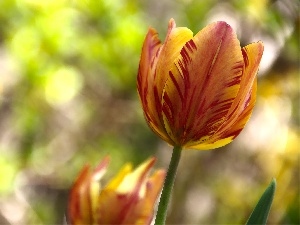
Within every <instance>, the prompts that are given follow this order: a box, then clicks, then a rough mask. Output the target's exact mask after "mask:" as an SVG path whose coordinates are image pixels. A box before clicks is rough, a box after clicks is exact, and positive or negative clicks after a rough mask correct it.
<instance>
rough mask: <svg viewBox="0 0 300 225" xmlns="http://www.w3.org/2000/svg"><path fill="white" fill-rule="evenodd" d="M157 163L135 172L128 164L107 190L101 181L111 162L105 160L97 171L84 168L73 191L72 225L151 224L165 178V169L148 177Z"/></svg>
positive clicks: (151, 162) (71, 198) (71, 204)
mask: <svg viewBox="0 0 300 225" xmlns="http://www.w3.org/2000/svg"><path fill="white" fill-rule="evenodd" d="M154 162H155V159H154V158H151V159H149V160H147V161H145V162H144V163H143V164H141V165H140V166H139V167H138V168H137V169H135V170H134V171H132V166H131V165H130V164H126V165H125V166H124V167H123V169H122V170H121V171H120V172H119V173H118V174H117V176H115V177H114V178H113V179H112V180H111V181H110V182H109V183H108V184H107V185H106V186H104V187H103V188H102V187H101V184H100V179H101V178H102V176H103V175H104V174H105V171H106V168H107V166H108V163H109V159H108V158H107V157H106V158H104V160H103V161H102V162H101V163H100V164H99V165H98V166H97V167H96V168H95V169H94V170H93V171H91V170H90V167H89V166H86V167H84V168H83V170H82V171H81V173H80V175H79V177H78V178H77V180H76V182H75V183H74V185H73V187H72V189H71V193H70V199H69V204H68V222H69V224H72V225H78V224H145V225H146V224H150V223H151V220H152V218H153V213H154V204H155V201H156V199H157V197H158V195H159V193H160V191H161V188H162V185H163V181H164V178H165V171H163V170H157V171H155V172H154V173H153V175H152V176H151V177H149V176H148V175H149V171H150V169H151V168H152V167H153V164H154Z"/></svg>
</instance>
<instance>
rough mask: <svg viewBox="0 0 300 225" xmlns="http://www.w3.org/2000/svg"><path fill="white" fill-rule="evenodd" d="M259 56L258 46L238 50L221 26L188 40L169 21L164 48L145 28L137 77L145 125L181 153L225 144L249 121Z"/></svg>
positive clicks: (227, 29) (226, 28) (229, 30)
mask: <svg viewBox="0 0 300 225" xmlns="http://www.w3.org/2000/svg"><path fill="white" fill-rule="evenodd" d="M262 54H263V43H262V42H257V43H252V44H249V45H247V46H245V47H243V48H241V47H240V42H239V40H238V39H237V37H236V34H235V33H234V31H233V30H232V28H231V27H230V26H229V25H228V24H227V23H225V22H215V23H212V24H210V25H208V26H206V27H205V28H204V29H202V30H201V31H199V32H198V33H197V34H196V35H195V36H193V33H192V31H191V30H189V29H188V28H186V27H176V24H175V21H174V20H173V19H171V20H170V22H169V26H168V32H167V36H166V39H165V42H164V43H161V41H160V40H159V38H158V34H157V32H156V30H155V29H153V28H150V29H149V31H148V33H147V35H146V38H145V41H144V44H143V48H142V53H141V59H140V64H139V71H138V77H137V88H138V93H139V97H140V100H141V103H142V108H143V111H144V115H145V118H146V121H147V123H148V125H149V126H150V128H151V129H152V130H153V131H154V132H155V133H156V134H157V135H158V136H159V137H161V138H162V139H163V140H164V141H166V142H168V143H169V144H170V145H173V146H180V147H181V148H190V149H199V150H206V149H213V148H218V147H221V146H224V145H226V144H228V143H230V142H231V141H232V140H233V139H234V138H235V137H237V135H238V134H239V133H240V132H241V130H242V129H243V128H244V126H245V125H246V123H247V121H248V120H249V118H250V116H251V113H252V110H253V107H254V103H255V99H256V87H257V78H256V74H257V72H258V66H259V63H260V60H261V57H262Z"/></svg>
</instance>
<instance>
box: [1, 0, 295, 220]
mask: <svg viewBox="0 0 300 225" xmlns="http://www.w3.org/2000/svg"><path fill="white" fill-rule="evenodd" d="M171 17H173V18H174V19H175V20H176V23H177V26H186V27H189V28H190V29H191V30H192V31H193V32H194V34H195V33H197V32H198V31H199V30H200V29H201V28H203V27H204V26H205V25H207V24H208V23H210V22H212V21H216V20H224V21H226V22H228V23H229V24H230V25H231V26H232V27H233V28H234V29H235V30H236V32H237V35H238V37H239V39H240V40H241V44H242V46H244V45H245V44H247V43H250V42H253V41H258V40H262V41H263V42H264V43H265V52H264V58H263V60H262V63H261V69H260V72H259V81H258V99H257V104H256V108H255V111H254V113H253V116H252V118H251V120H250V122H249V123H248V125H247V126H246V128H245V130H244V131H243V132H242V134H241V135H240V136H239V137H238V138H237V139H236V140H235V141H234V142H233V143H232V144H230V145H228V146H226V147H223V148H220V149H216V150H212V151H195V150H186V151H184V152H183V156H182V160H181V162H180V167H179V171H178V176H177V180H176V184H175V190H174V194H173V198H172V203H171V207H170V213H169V217H168V223H170V224H243V223H245V222H246V220H247V218H248V216H249V215H250V212H251V210H252V209H253V207H254V205H255V203H256V201H257V200H258V199H259V196H260V195H261V194H262V192H263V190H264V189H265V188H266V187H267V184H268V183H269V182H270V181H271V179H272V177H275V178H276V179H277V192H276V195H275V199H274V204H273V206H272V208H271V213H270V217H269V224H299V223H300V222H299V201H300V199H299V84H300V83H299V22H300V20H299V1H297V0H281V1H280V0H278V1H267V0H254V1H250V0H249V1H246V0H228V1H217V0H212V1H204V0H175V1H172V0H166V1H162V0H151V1H148V0H143V1H137V0H123V1H122V0H111V1H108V0H82V1H80V0H72V1H68V0H44V1H40V0H2V1H0V224H63V223H64V220H65V218H64V217H65V211H66V205H67V198H68V190H69V188H70V187H71V185H72V182H73V181H74V180H75V178H76V176H77V174H78V173H79V171H80V169H81V168H82V167H83V165H84V164H86V163H89V164H92V165H96V164H97V163H98V162H99V161H100V160H101V159H102V158H103V157H104V156H105V155H110V156H111V165H110V167H109V170H108V172H107V176H106V177H105V178H104V180H103V183H105V182H107V180H108V179H109V178H110V177H112V176H113V175H114V174H116V173H117V171H118V170H119V169H120V168H121V166H122V165H123V164H124V163H125V162H127V161H131V162H132V163H133V164H134V165H137V164H138V163H141V162H142V161H143V160H145V159H147V158H148V157H150V156H156V157H157V164H156V167H157V168H167V166H168V162H169V160H170V156H171V153H172V151H171V147H170V146H168V145H167V144H166V143H164V142H163V141H161V140H160V139H159V138H158V137H156V136H155V135H154V134H153V133H152V132H151V131H150V129H149V128H148V126H147V124H146V122H145V120H144V118H143V112H142V110H141V106H140V103H139V99H138V96H137V91H136V75H137V68H138V63H139V56H140V53H141V46H142V43H143V39H144V37H145V34H146V32H147V30H148V28H149V26H152V27H155V28H156V29H157V30H158V31H159V33H160V37H161V39H162V40H163V39H164V37H165V34H166V31H167V24H168V21H169V19H170V18H171Z"/></svg>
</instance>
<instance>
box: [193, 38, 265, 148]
mask: <svg viewBox="0 0 300 225" xmlns="http://www.w3.org/2000/svg"><path fill="white" fill-rule="evenodd" d="M242 52H243V57H244V62H245V69H244V73H243V76H242V81H241V87H240V89H239V92H238V95H237V98H236V99H235V100H234V103H233V104H232V107H231V109H230V110H229V111H228V114H227V116H226V120H225V121H224V123H223V124H222V126H220V128H219V129H218V131H217V132H216V133H215V134H214V135H213V136H212V137H211V138H210V139H209V140H207V142H206V143H203V144H199V145H195V146H190V147H191V148H196V149H212V148H217V147H221V146H224V145H226V144H228V143H230V142H231V141H232V140H233V139H234V138H235V137H237V136H238V134H239V133H240V132H241V131H242V129H243V128H244V126H245V125H246V123H247V122H248V120H249V118H250V116H251V114H252V111H253V107H254V104H255V100H256V89H257V77H256V74H257V72H258V66H259V63H260V60H261V57H262V54H263V44H262V42H258V43H252V44H250V45H247V46H246V47H244V48H242Z"/></svg>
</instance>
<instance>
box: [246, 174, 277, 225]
mask: <svg viewBox="0 0 300 225" xmlns="http://www.w3.org/2000/svg"><path fill="white" fill-rule="evenodd" d="M275 189H276V180H275V179H274V178H273V180H272V181H271V183H270V185H269V186H268V187H267V189H266V190H265V192H264V193H263V195H262V196H261V197H260V199H259V201H258V203H257V205H256V206H255V208H254V210H253V212H252V213H251V215H250V217H249V219H248V221H247V223H246V225H259V224H266V223H267V219H268V215H269V211H270V208H271V204H272V201H273V198H274V194H275Z"/></svg>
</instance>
